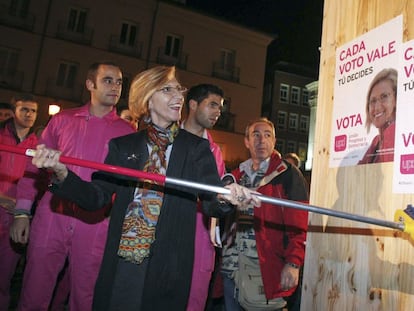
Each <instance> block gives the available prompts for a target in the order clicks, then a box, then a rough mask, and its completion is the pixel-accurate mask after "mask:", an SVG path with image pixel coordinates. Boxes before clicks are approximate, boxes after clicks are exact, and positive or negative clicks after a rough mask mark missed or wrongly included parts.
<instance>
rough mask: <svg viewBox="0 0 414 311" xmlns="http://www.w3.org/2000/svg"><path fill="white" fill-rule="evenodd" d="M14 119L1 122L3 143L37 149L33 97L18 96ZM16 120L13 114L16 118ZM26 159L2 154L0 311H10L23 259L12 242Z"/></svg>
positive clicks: (15, 102)
mask: <svg viewBox="0 0 414 311" xmlns="http://www.w3.org/2000/svg"><path fill="white" fill-rule="evenodd" d="M11 106H12V108H13V111H12V113H13V112H14V118H13V117H11V118H8V119H6V120H5V121H2V122H0V143H1V144H5V145H13V146H18V147H21V148H24V149H27V148H34V147H36V145H37V137H36V135H35V134H34V133H33V132H32V127H33V124H34V123H35V121H36V117H37V108H38V104H37V101H36V100H35V99H34V97H33V96H32V95H30V94H21V95H17V96H15V97H14V98H13V99H12V101H11ZM12 116H13V114H12ZM26 160H27V159H26V156H24V155H17V154H13V153H8V152H5V151H1V152H0V311H2V310H5V311H7V310H8V307H9V300H10V282H11V279H12V277H13V274H14V271H15V270H16V266H17V263H18V261H19V259H20V257H21V255H22V247H21V246H20V247H19V245H18V244H16V243H13V242H12V241H11V240H10V236H9V230H10V226H11V224H12V222H13V211H14V208H15V203H16V190H17V181H18V180H19V179H20V178H21V177H22V176H23V174H24V173H25V169H26Z"/></svg>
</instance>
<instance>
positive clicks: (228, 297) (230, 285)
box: [221, 274, 243, 311]
mask: <svg viewBox="0 0 414 311" xmlns="http://www.w3.org/2000/svg"><path fill="white" fill-rule="evenodd" d="M221 276H222V277H223V291H224V306H225V307H226V311H242V310H243V309H242V307H240V305H239V302H238V301H237V294H238V293H237V292H236V286H235V283H234V280H233V279H230V278H229V277H227V276H226V275H225V274H222V275H221Z"/></svg>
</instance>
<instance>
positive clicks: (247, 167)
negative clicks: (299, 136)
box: [222, 118, 308, 311]
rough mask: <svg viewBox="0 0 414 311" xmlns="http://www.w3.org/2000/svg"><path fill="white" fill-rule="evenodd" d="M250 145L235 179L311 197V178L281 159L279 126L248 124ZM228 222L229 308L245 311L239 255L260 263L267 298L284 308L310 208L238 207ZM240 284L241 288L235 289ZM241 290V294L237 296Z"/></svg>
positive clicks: (225, 269)
mask: <svg viewBox="0 0 414 311" xmlns="http://www.w3.org/2000/svg"><path fill="white" fill-rule="evenodd" d="M244 141H245V145H246V148H248V149H249V152H250V156H251V158H250V159H248V160H247V161H245V162H242V163H241V164H240V165H239V168H237V169H236V170H234V171H233V172H232V179H233V180H234V181H235V182H237V183H239V184H241V185H243V186H246V187H248V188H252V189H256V190H257V191H258V192H260V193H262V194H264V195H266V196H271V197H276V198H283V199H289V200H295V201H300V202H307V200H308V193H307V185H306V181H305V179H304V177H303V175H302V174H301V172H300V171H299V169H298V168H296V167H295V166H293V165H290V164H289V163H288V162H285V161H283V160H282V158H281V156H280V154H279V152H277V151H276V150H274V146H275V144H276V136H275V128H274V125H273V123H272V122H270V121H269V120H267V119H266V118H261V119H258V120H255V121H253V122H252V123H250V124H249V125H248V126H247V128H246V133H245V139H244ZM234 216H235V217H234V219H233V220H232V221H230V222H229V226H228V228H229V230H228V232H227V235H228V238H227V240H226V246H225V247H224V250H223V264H222V275H223V284H224V300H225V305H226V310H227V311H233V310H240V305H239V300H238V294H239V293H240V290H241V289H240V288H238V285H237V284H236V282H235V278H234V277H235V276H237V277H240V272H239V260H240V258H241V257H240V256H245V257H243V258H246V257H247V258H248V260H250V261H253V262H255V263H256V264H257V265H258V267H260V269H258V270H259V271H260V272H261V280H262V281H263V284H262V287H263V288H260V289H258V291H259V290H261V289H264V295H263V303H264V304H266V303H267V302H270V301H272V303H273V304H274V306H275V308H274V309H272V310H276V309H278V308H280V309H281V308H283V307H284V305H285V304H286V302H285V301H284V298H287V297H289V296H290V295H292V294H293V292H294V291H295V289H296V287H297V285H298V281H299V270H300V267H301V266H302V265H303V262H304V256H305V240H306V231H307V225H308V213H307V212H305V211H302V210H298V209H293V208H284V207H281V206H276V205H272V204H269V203H262V204H261V205H260V206H257V207H256V208H255V207H254V206H253V205H252V204H250V205H246V206H245V207H244V208H243V209H242V210H238V211H237V212H236V214H235V215H234ZM235 289H236V291H235ZM235 293H236V295H235Z"/></svg>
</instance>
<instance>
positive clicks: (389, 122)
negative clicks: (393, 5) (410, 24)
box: [329, 15, 403, 167]
mask: <svg viewBox="0 0 414 311" xmlns="http://www.w3.org/2000/svg"><path fill="white" fill-rule="evenodd" d="M402 22H403V20H402V15H400V16H398V17H396V18H394V19H392V20H390V21H388V22H386V23H384V24H382V25H380V26H379V27H377V28H375V29H372V30H371V31H369V32H367V33H365V34H363V35H361V36H360V37H358V38H356V39H354V40H352V41H351V42H349V43H347V44H345V45H343V46H341V47H339V48H337V50H336V65H335V80H334V83H335V86H334V102H333V119H332V131H331V133H332V135H331V143H330V158H329V160H330V161H329V166H330V167H342V166H350V165H369V164H371V163H380V162H392V161H393V159H394V138H395V117H396V116H395V107H396V97H397V77H398V68H399V65H398V64H399V52H400V50H399V49H400V47H401V43H402V29H403V24H402Z"/></svg>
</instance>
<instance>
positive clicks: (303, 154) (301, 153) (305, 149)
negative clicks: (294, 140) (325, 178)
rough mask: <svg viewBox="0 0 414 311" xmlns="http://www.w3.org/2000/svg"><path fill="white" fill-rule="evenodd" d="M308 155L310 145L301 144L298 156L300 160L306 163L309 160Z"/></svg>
mask: <svg viewBox="0 0 414 311" xmlns="http://www.w3.org/2000/svg"><path fill="white" fill-rule="evenodd" d="M307 154H308V145H307V144H305V143H299V148H298V156H299V158H300V159H301V160H302V161H304V160H306V158H307Z"/></svg>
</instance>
